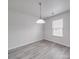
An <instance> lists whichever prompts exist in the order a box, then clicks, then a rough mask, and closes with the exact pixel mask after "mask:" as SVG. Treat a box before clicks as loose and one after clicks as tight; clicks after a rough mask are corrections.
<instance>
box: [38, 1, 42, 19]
mask: <svg viewBox="0 0 79 59" xmlns="http://www.w3.org/2000/svg"><path fill="white" fill-rule="evenodd" d="M39 5H40V19H41V5H42V3H41V2H39Z"/></svg>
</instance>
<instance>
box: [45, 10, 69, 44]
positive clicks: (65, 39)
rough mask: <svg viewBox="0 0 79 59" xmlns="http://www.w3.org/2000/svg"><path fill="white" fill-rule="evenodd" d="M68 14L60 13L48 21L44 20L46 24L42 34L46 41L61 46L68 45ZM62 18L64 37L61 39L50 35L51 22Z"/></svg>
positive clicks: (67, 12)
mask: <svg viewBox="0 0 79 59" xmlns="http://www.w3.org/2000/svg"><path fill="white" fill-rule="evenodd" d="M69 13H70V12H69V11H66V12H64V13H61V14H59V15H56V16H54V17H50V18H49V19H47V20H46V24H45V27H44V29H45V32H44V39H47V40H49V41H54V42H56V43H59V44H63V45H66V46H69V45H70V38H69V37H70V36H69V35H70V27H69V26H70V24H69V23H70V14H69ZM61 18H63V21H64V25H63V26H64V32H63V33H64V36H63V37H56V36H53V35H52V21H53V20H57V19H61Z"/></svg>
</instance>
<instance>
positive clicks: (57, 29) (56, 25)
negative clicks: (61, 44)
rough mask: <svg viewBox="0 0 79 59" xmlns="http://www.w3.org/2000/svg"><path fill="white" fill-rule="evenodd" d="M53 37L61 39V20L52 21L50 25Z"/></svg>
mask: <svg viewBox="0 0 79 59" xmlns="http://www.w3.org/2000/svg"><path fill="white" fill-rule="evenodd" d="M52 29H53V36H58V37H63V19H58V20H54V21H53V23H52Z"/></svg>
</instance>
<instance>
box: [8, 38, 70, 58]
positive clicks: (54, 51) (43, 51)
mask: <svg viewBox="0 0 79 59" xmlns="http://www.w3.org/2000/svg"><path fill="white" fill-rule="evenodd" d="M8 59H70V48H69V47H66V46H63V45H60V44H57V43H54V42H50V41H47V40H41V41H38V42H35V43H32V44H30V45H27V46H23V47H20V48H19V49H18V48H17V49H15V50H14V51H12V52H10V53H9V54H8Z"/></svg>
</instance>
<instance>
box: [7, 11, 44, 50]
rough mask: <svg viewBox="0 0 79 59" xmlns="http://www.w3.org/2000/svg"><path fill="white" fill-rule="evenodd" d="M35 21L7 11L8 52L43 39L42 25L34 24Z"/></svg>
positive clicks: (23, 15) (29, 17)
mask: <svg viewBox="0 0 79 59" xmlns="http://www.w3.org/2000/svg"><path fill="white" fill-rule="evenodd" d="M36 20H37V18H36V17H32V16H30V15H29V16H28V15H26V14H22V13H19V12H15V11H12V10H9V20H8V22H9V23H8V26H9V28H8V31H9V33H8V35H9V37H8V38H9V40H8V43H9V44H8V45H9V46H8V49H9V50H10V49H13V48H16V47H19V46H23V45H26V44H29V43H32V42H35V41H38V40H41V39H43V32H42V27H43V25H39V24H36V23H35V21H36Z"/></svg>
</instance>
